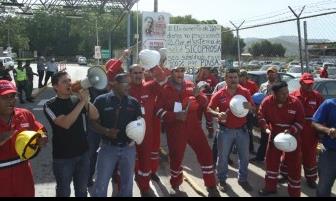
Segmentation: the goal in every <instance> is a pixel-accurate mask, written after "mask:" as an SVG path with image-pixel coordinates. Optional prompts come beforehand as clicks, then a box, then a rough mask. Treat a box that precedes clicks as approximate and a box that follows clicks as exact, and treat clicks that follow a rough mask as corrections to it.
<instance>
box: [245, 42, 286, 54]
mask: <svg viewBox="0 0 336 201" xmlns="http://www.w3.org/2000/svg"><path fill="white" fill-rule="evenodd" d="M249 52H250V53H251V54H252V55H253V56H254V57H258V56H264V57H276V56H279V57H284V56H285V53H286V48H284V47H283V46H282V45H281V44H280V43H274V44H272V43H271V42H270V41H268V40H262V41H260V42H257V43H254V44H253V45H252V46H251V47H250V48H249Z"/></svg>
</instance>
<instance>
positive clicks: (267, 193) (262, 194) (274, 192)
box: [258, 188, 277, 196]
mask: <svg viewBox="0 0 336 201" xmlns="http://www.w3.org/2000/svg"><path fill="white" fill-rule="evenodd" d="M276 193H277V191H268V190H266V189H264V188H262V189H260V190H259V191H258V194H259V195H260V196H268V195H272V194H276Z"/></svg>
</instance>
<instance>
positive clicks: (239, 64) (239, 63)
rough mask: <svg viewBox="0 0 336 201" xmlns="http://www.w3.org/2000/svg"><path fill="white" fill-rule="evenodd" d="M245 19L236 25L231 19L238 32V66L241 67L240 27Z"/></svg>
mask: <svg viewBox="0 0 336 201" xmlns="http://www.w3.org/2000/svg"><path fill="white" fill-rule="evenodd" d="M244 22H245V20H244V21H243V22H242V23H241V24H240V25H239V26H236V25H235V24H234V23H233V22H231V21H230V23H231V24H232V25H233V26H234V27H235V28H236V34H237V46H238V47H237V54H238V66H239V68H241V62H240V38H239V29H240V27H241V26H242V25H243V24H244Z"/></svg>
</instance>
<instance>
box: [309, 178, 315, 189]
mask: <svg viewBox="0 0 336 201" xmlns="http://www.w3.org/2000/svg"><path fill="white" fill-rule="evenodd" d="M307 185H308V187H309V188H312V189H316V187H317V184H316V182H315V181H311V180H307Z"/></svg>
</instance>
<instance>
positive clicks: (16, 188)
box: [0, 108, 44, 197]
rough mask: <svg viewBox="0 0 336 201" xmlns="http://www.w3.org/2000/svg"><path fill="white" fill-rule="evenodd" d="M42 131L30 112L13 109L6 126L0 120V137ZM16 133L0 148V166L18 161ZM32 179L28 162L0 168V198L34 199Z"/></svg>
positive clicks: (41, 126)
mask: <svg viewBox="0 0 336 201" xmlns="http://www.w3.org/2000/svg"><path fill="white" fill-rule="evenodd" d="M11 128H13V129H14V130H15V131H22V130H32V131H38V130H40V129H43V130H44V127H43V125H42V124H41V123H39V122H38V121H36V120H35V117H34V116H33V114H32V113H31V112H29V111H28V110H26V109H22V108H15V110H14V114H13V117H12V120H11V122H10V123H9V124H8V123H7V122H4V121H3V120H2V119H0V135H1V134H2V133H4V132H7V131H10V130H11ZM17 134H18V132H16V134H14V136H13V137H12V138H11V139H9V140H8V141H7V142H6V143H5V144H3V145H2V146H0V166H4V165H5V163H6V162H13V163H14V161H16V160H17V161H19V156H18V154H17V153H16V151H15V140H16V136H17ZM34 196H35V189H34V179H33V174H32V170H31V165H30V162H29V161H28V160H26V161H20V162H19V163H16V164H12V165H8V166H5V167H0V197H34Z"/></svg>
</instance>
